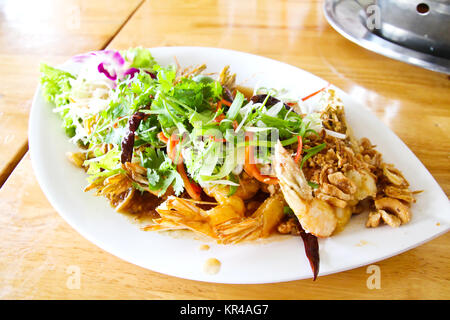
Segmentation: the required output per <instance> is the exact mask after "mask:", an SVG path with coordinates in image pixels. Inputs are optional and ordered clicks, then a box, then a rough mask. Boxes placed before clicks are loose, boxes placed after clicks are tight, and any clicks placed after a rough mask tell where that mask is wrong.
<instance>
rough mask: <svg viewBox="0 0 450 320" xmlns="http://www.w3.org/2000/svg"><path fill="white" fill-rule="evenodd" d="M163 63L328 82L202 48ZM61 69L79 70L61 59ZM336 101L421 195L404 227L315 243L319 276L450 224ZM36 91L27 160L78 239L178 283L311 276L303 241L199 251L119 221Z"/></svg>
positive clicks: (419, 174)
mask: <svg viewBox="0 0 450 320" xmlns="http://www.w3.org/2000/svg"><path fill="white" fill-rule="evenodd" d="M151 52H152V54H153V55H154V56H155V58H156V59H157V61H158V62H159V63H160V64H163V65H165V64H169V63H173V57H174V56H176V57H177V59H178V61H179V62H180V64H181V65H182V66H189V65H196V64H201V63H207V65H208V71H213V72H217V71H219V70H220V69H221V68H222V67H223V66H224V65H230V66H231V69H232V70H233V71H234V72H236V73H237V83H243V82H245V85H247V86H253V85H255V84H256V83H257V82H258V81H262V85H266V86H269V87H284V88H287V89H290V90H293V91H294V92H298V94H299V96H302V95H303V96H304V95H306V94H308V93H310V92H314V91H316V90H317V89H318V88H322V87H323V86H324V85H325V84H326V82H325V81H324V80H322V79H320V78H318V77H316V76H314V75H312V74H310V73H308V72H305V71H303V70H300V69H298V68H296V67H293V66H290V65H287V64H284V63H281V62H278V61H274V60H271V59H267V58H264V57H259V56H255V55H251V54H247V53H242V52H237V51H231V50H224V49H215V48H201V47H166V48H154V49H152V50H151ZM64 68H65V69H67V70H72V71H75V70H76V69H77V65H75V64H74V63H72V62H67V63H66V64H65V65H64ZM337 93H338V94H339V96H340V97H341V98H342V99H343V101H344V103H345V107H346V113H347V117H348V121H349V123H350V125H351V126H352V127H353V128H354V132H355V134H356V136H357V137H368V138H370V139H371V141H372V142H373V143H374V144H375V145H377V146H378V150H379V151H381V152H382V153H383V155H384V159H385V160H386V161H387V162H392V163H394V164H395V165H396V166H397V168H399V169H400V170H401V171H402V172H403V173H404V175H405V177H406V178H407V179H408V181H409V182H410V183H411V189H412V190H425V191H424V192H423V193H422V194H420V195H418V197H417V203H416V204H414V205H413V207H412V213H413V218H412V221H411V222H410V223H408V224H407V225H404V226H402V227H400V228H397V229H394V228H391V227H388V226H382V227H378V228H375V229H367V228H365V226H364V222H365V218H366V215H365V214H361V215H359V216H355V217H353V218H352V219H351V221H350V223H349V225H348V226H347V227H346V229H345V230H344V231H343V232H341V233H339V234H338V235H336V236H333V237H331V238H328V239H320V241H319V245H320V259H321V261H320V275H326V274H330V273H335V272H340V271H344V270H349V269H352V268H356V267H359V266H363V265H367V264H371V263H373V262H376V261H379V260H382V259H386V258H388V257H391V256H393V255H396V254H399V253H401V252H403V251H406V250H408V249H411V248H413V247H416V246H418V245H420V244H422V243H424V242H425V241H428V240H430V239H432V238H434V237H436V236H438V235H440V234H442V233H444V232H446V231H448V230H449V226H450V214H449V211H450V210H449V204H448V199H447V197H446V195H445V194H444V192H443V191H442V190H441V188H440V187H439V185H438V184H437V183H436V181H435V180H434V179H433V177H432V176H431V174H430V173H429V172H428V171H427V169H426V168H425V167H424V166H423V165H422V163H421V162H420V161H419V160H418V159H417V158H416V157H415V155H414V154H413V153H412V152H411V151H410V150H409V149H408V147H407V146H406V145H405V144H404V143H403V142H402V141H401V140H400V139H399V138H398V137H397V136H396V135H395V134H394V133H392V132H391V131H390V130H389V129H388V128H387V127H386V126H385V125H384V124H383V123H382V122H381V121H380V120H378V119H377V118H376V117H375V116H374V115H373V114H372V113H371V112H370V111H369V110H368V109H367V108H365V107H363V106H361V105H360V104H358V103H357V102H356V101H355V100H353V99H352V98H351V97H350V96H349V95H347V94H345V93H344V92H342V91H341V90H339V89H337ZM51 109H52V107H51V106H50V105H49V104H48V103H46V102H45V100H44V99H43V97H42V96H41V92H40V89H39V88H38V89H37V92H36V94H35V97H34V100H33V106H32V109H31V115H30V126H29V128H30V129H29V141H30V152H31V160H32V164H33V168H34V171H35V173H36V176H37V179H38V181H39V184H40V185H41V187H42V189H43V191H44V193H45V195H46V196H47V198H48V199H49V201H50V202H51V204H52V205H53V206H54V207H55V209H56V210H57V211H58V212H59V214H60V215H61V216H62V217H63V218H64V219H65V220H66V221H67V222H68V223H69V224H70V225H71V226H72V227H73V228H74V229H76V230H77V231H78V232H79V233H80V234H82V235H83V236H84V237H86V238H87V239H88V240H89V241H91V242H93V243H94V244H96V245H98V246H99V247H101V248H102V249H104V250H106V251H108V252H110V253H112V254H114V255H116V256H117V257H119V258H122V259H124V260H126V261H129V262H131V263H134V264H136V265H139V266H141V267H144V268H147V269H150V270H154V271H157V272H161V273H164V274H168V275H172V276H177V277H181V278H187V279H193V280H200V281H208V282H220V283H242V284H245V283H268V282H279V281H289V280H296V279H304V278H310V277H311V275H312V272H311V268H310V265H309V263H308V260H307V259H306V257H305V253H304V248H303V243H302V241H301V238H300V237H284V238H283V239H282V240H279V239H278V240H277V241H269V242H266V243H248V244H239V245H217V244H213V243H210V246H211V249H210V250H208V251H201V250H199V247H200V245H201V244H202V243H204V242H201V241H199V240H195V239H193V238H189V237H181V238H175V237H172V236H169V235H167V234H160V233H154V232H144V231H141V230H140V229H139V226H138V225H136V224H133V223H131V222H130V220H129V219H128V218H126V217H125V216H123V215H121V214H118V213H116V212H115V211H114V210H113V209H112V208H111V207H110V206H109V204H108V203H107V201H106V199H104V198H101V197H95V196H94V195H93V194H92V193H85V192H83V188H84V187H85V186H86V183H87V182H86V176H85V173H84V172H83V171H82V170H79V169H77V168H75V167H74V166H73V165H72V164H70V163H69V162H68V161H67V160H66V157H65V153H66V152H67V151H73V150H76V148H75V146H74V145H72V144H71V143H69V142H68V138H67V137H66V136H65V134H64V132H63V130H62V129H61V122H60V119H59V118H58V116H57V115H56V114H54V113H53V112H52V110H51ZM210 257H214V258H217V259H218V260H220V261H221V263H222V266H221V269H220V272H219V273H217V274H215V275H209V274H205V273H204V272H203V265H204V263H205V261H206V260H207V259H208V258H210Z"/></svg>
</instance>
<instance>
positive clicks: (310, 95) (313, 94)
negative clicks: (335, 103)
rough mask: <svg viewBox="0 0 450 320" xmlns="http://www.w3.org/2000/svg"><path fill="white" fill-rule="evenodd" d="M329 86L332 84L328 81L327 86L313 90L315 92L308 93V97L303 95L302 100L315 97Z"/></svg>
mask: <svg viewBox="0 0 450 320" xmlns="http://www.w3.org/2000/svg"><path fill="white" fill-rule="evenodd" d="M329 86H330V84H329V83H328V84H327V85H326V86H325V87H323V88H322V89H319V90H317V91H315V92H313V93H311V94H309V95H307V96H306V97H303V98H302V99H301V100H302V101H306V100H308V99H309V98H312V97H314V96H315V95H317V94H318V93H320V92H323V91H324V90H326V89H327V88H328V87H329Z"/></svg>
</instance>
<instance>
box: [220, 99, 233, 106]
mask: <svg viewBox="0 0 450 320" xmlns="http://www.w3.org/2000/svg"><path fill="white" fill-rule="evenodd" d="M219 102H220V103H221V104H224V105H226V106H228V107H229V106H231V102H230V101H227V100H225V99H222V100H220V101H219Z"/></svg>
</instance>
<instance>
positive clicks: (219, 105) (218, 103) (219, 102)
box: [216, 100, 222, 111]
mask: <svg viewBox="0 0 450 320" xmlns="http://www.w3.org/2000/svg"><path fill="white" fill-rule="evenodd" d="M220 108H222V100H219V101H218V102H217V106H216V111H219V109H220Z"/></svg>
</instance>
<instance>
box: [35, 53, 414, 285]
mask: <svg viewBox="0 0 450 320" xmlns="http://www.w3.org/2000/svg"><path fill="white" fill-rule="evenodd" d="M74 61H76V62H77V63H80V65H79V66H80V68H79V71H78V72H77V73H70V72H68V71H65V70H59V69H56V68H53V67H50V66H47V65H45V64H42V65H41V73H42V77H41V85H42V93H43V96H44V98H45V99H46V100H47V101H48V102H50V103H52V104H53V105H54V108H53V110H54V112H56V113H58V114H59V115H60V117H61V119H62V126H63V128H64V130H65V132H66V134H67V135H68V136H69V137H70V140H71V141H72V142H74V143H76V144H77V145H78V146H80V148H81V149H82V150H81V151H80V152H78V153H71V157H72V158H71V160H73V162H74V163H76V164H77V165H78V166H79V167H82V168H83V169H84V170H85V172H86V173H87V175H88V182H89V185H88V186H87V187H86V190H96V194H99V195H104V196H105V197H107V198H108V199H109V200H110V202H111V204H112V205H113V206H114V207H115V208H116V210H117V211H121V212H122V211H124V212H131V211H133V213H136V212H137V213H138V214H141V213H145V214H150V215H151V218H152V219H153V220H152V222H153V224H152V225H150V226H147V227H145V230H172V229H189V230H192V231H194V232H198V233H199V234H202V235H206V236H208V237H210V238H212V239H214V240H215V241H217V242H219V243H224V244H232V243H237V242H241V241H248V240H254V239H258V238H264V237H267V236H269V235H270V234H272V233H275V232H279V233H283V234H291V235H297V236H301V237H302V238H303V242H304V244H305V250H306V254H307V256H308V259H309V261H310V264H311V268H312V270H313V273H314V278H315V277H317V274H318V270H319V255H318V241H317V237H329V236H332V235H333V233H334V232H335V231H336V230H340V229H341V228H342V227H343V226H344V225H345V224H346V223H347V221H348V220H349V219H350V217H351V215H352V214H353V213H354V212H356V211H357V210H358V207H357V206H358V204H359V203H360V201H365V200H368V201H369V202H370V201H372V203H371V204H370V207H371V208H373V210H376V211H373V212H371V214H370V215H369V220H368V221H367V224H366V226H368V227H376V226H378V225H379V224H380V223H386V224H390V225H392V226H395V227H398V226H399V225H400V224H404V223H407V222H408V221H409V220H410V219H411V215H410V212H409V211H408V210H409V208H410V205H411V203H413V202H414V201H415V199H414V195H415V193H414V192H412V191H410V190H409V189H408V185H409V184H408V182H407V181H406V179H405V178H404V177H403V176H402V174H401V172H400V171H399V170H397V169H395V167H394V166H393V165H391V164H386V163H384V162H383V161H382V157H381V154H380V153H378V152H377V151H376V150H375V149H374V146H373V145H372V144H371V143H370V141H368V139H366V138H364V139H361V140H359V141H358V140H357V139H356V138H355V137H354V136H353V134H352V130H351V127H349V125H348V123H347V122H346V121H345V113H344V106H343V103H342V101H341V100H340V99H339V98H338V97H337V96H336V92H335V90H333V89H331V88H329V85H327V86H326V87H324V88H321V89H320V90H317V91H315V92H313V93H311V94H309V95H307V96H305V97H303V98H299V97H298V96H295V97H292V96H291V97H289V96H288V94H290V93H289V92H286V91H285V90H282V89H281V90H275V89H271V88H262V87H260V88H255V90H254V91H253V94H244V92H245V93H247V92H249V90H247V89H246V88H242V87H239V86H236V84H235V80H236V75H233V74H231V73H230V70H229V68H228V67H225V68H224V69H223V70H222V72H220V73H206V72H204V70H205V69H206V65H201V66H198V67H195V68H194V69H192V68H187V69H181V68H180V67H179V66H178V67H177V66H176V65H166V66H162V65H159V64H158V63H157V62H156V61H155V59H154V58H153V57H152V55H151V53H150V51H149V50H148V49H143V48H135V49H130V50H125V51H115V50H105V51H96V52H91V53H88V54H86V55H81V56H77V57H75V58H74ZM213 74H218V77H216V76H211V75H213ZM240 90H241V91H240ZM317 95H319V96H318V98H320V99H317V100H316V99H311V98H312V97H314V96H317ZM305 101H307V102H305ZM319 108H320V111H318V109H319ZM305 109H307V110H305ZM360 191H363V192H360ZM398 195H401V197H399V196H398ZM396 197H397V198H396ZM139 199H140V200H139ZM142 199H146V200H145V201H146V202H145V201H144V200H142ZM205 200H206V201H205ZM214 200H215V201H214ZM138 201H144V202H140V203H137V202H138ZM149 204H152V205H153V206H152V207H151V208H150V209H149V206H148V205H149ZM388 208H389V209H390V210H387V211H386V210H385V209H388ZM392 208H396V209H399V210H400V211H398V210H392ZM127 210H128V211H127ZM388 211H389V212H388ZM399 212H400V213H401V216H396V214H397V213H399ZM319 213H320V214H319ZM338 228H339V229H338Z"/></svg>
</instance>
